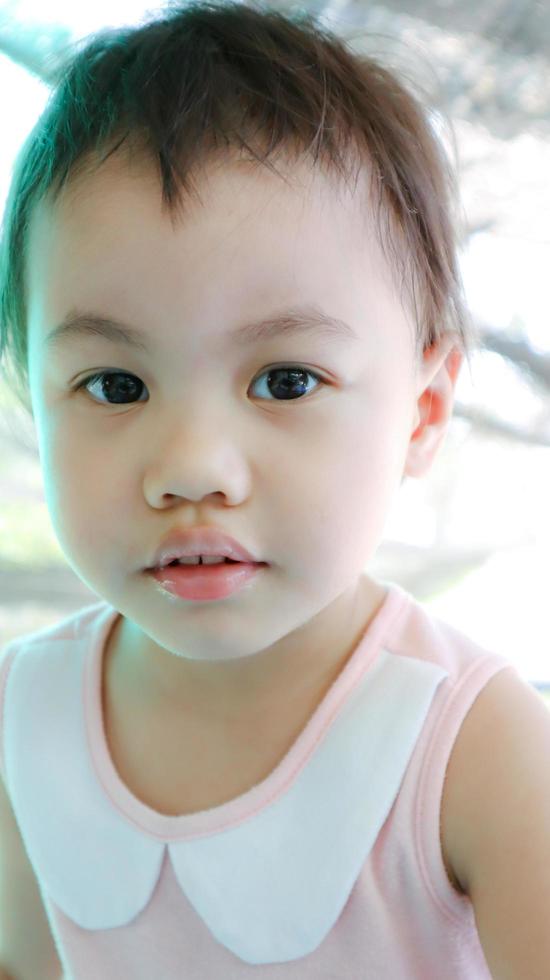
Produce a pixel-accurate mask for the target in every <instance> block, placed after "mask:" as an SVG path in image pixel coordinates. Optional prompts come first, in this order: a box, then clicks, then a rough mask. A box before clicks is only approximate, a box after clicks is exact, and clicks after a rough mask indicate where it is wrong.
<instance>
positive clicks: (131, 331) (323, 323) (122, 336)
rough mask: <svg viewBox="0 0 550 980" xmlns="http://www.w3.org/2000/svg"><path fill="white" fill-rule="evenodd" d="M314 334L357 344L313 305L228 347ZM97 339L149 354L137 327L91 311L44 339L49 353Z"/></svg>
mask: <svg viewBox="0 0 550 980" xmlns="http://www.w3.org/2000/svg"><path fill="white" fill-rule="evenodd" d="M307 333H315V334H317V335H318V336H321V337H323V338H325V339H328V340H359V337H358V335H357V334H356V332H355V330H353V328H352V327H351V326H350V325H349V324H348V323H346V322H345V321H344V320H340V319H339V318H338V317H333V316H329V315H328V313H325V312H324V310H322V309H321V308H320V307H318V306H316V305H315V304H309V305H307V306H300V307H295V308H294V309H289V310H282V311H281V312H278V313H274V314H271V315H270V316H267V317H264V318H263V319H262V320H255V321H253V322H252V323H245V324H243V325H241V326H240V327H237V329H236V330H233V331H231V333H230V334H229V336H228V341H229V344H231V343H235V344H236V345H237V346H247V345H249V344H254V343H258V342H260V341H266V340H271V339H272V338H273V337H280V336H283V337H284V336H293V335H296V334H307ZM88 336H100V337H104V338H105V340H109V341H111V342H112V343H114V344H124V345H126V346H127V347H132V348H134V349H136V350H141V351H144V352H145V353H149V347H148V345H147V340H146V336H145V334H144V333H143V332H142V331H141V330H138V329H137V328H136V327H131V326H129V325H128V324H127V323H123V322H121V321H120V320H115V319H113V318H112V317H109V316H104V315H103V314H102V313H97V312H94V311H82V310H77V309H73V310H70V311H69V313H68V314H67V316H66V317H65V318H64V319H63V320H62V322H61V323H59V324H58V325H57V326H56V327H54V329H53V330H52V331H51V332H50V333H49V334H48V335H47V336H46V339H45V341H44V343H45V345H46V347H47V348H48V349H49V350H52V349H53V348H58V347H60V346H62V345H64V344H65V343H68V342H69V341H71V342H72V341H75V340H77V339H79V338H82V337H88Z"/></svg>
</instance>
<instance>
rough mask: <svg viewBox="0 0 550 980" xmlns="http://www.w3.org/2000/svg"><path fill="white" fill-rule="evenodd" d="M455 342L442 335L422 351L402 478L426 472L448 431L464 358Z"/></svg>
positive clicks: (422, 474) (417, 475)
mask: <svg viewBox="0 0 550 980" xmlns="http://www.w3.org/2000/svg"><path fill="white" fill-rule="evenodd" d="M454 344H455V340H454V338H453V337H450V336H445V337H443V338H442V339H441V340H439V341H436V342H435V343H434V344H433V345H432V346H431V347H430V348H428V350H426V351H424V354H423V360H422V364H421V366H420V368H419V369H418V371H417V381H416V385H417V400H416V407H415V419H414V425H415V428H414V430H413V431H412V432H411V438H410V442H409V447H408V450H407V455H406V458H405V467H404V470H403V479H404V478H405V476H412V477H416V478H418V477H421V476H424V475H425V474H426V473H427V472H428V471H429V469H430V468H431V465H432V463H433V461H434V459H435V457H436V455H437V453H438V451H439V448H440V446H441V444H442V442H443V440H444V438H445V435H446V433H447V427H448V424H449V421H450V418H451V415H452V412H453V404H454V394H455V385H456V379H457V377H458V373H459V371H460V368H461V367H462V362H463V360H464V355H463V354H462V352H461V351H460V350H458V349H457V348H456V347H455V346H454Z"/></svg>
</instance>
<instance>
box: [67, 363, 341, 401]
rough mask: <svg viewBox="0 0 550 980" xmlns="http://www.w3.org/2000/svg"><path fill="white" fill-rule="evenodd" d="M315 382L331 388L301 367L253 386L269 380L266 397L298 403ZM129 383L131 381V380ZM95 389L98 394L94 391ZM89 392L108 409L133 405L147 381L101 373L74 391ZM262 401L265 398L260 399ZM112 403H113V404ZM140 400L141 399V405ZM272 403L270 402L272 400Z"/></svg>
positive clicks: (273, 371) (274, 371) (273, 373)
mask: <svg viewBox="0 0 550 980" xmlns="http://www.w3.org/2000/svg"><path fill="white" fill-rule="evenodd" d="M307 377H310V378H315V379H316V381H318V382H319V383H320V384H322V385H325V384H327V382H326V381H323V379H322V378H321V377H319V375H318V374H315V373H314V372H313V371H308V370H307V369H306V368H303V367H300V366H299V365H297V364H290V365H284V366H282V367H274V368H269V370H267V371H264V373H263V374H260V375H259V376H258V378H256V381H254V382H253V385H257V384H258V382H259V381H260V380H261V379H262V378H266V379H267V380H266V381H265V382H263V384H262V385H260V388H261V389H262V391H263V394H264V395H265V393H266V391H267V392H268V393H272V394H274V395H275V394H276V395H277V397H276V398H275V401H290V400H293V401H296V400H297V399H299V398H301V397H302V395H304V394H305V393H308V392H307V387H308V385H307V381H306V378H307ZM128 379H129V380H128ZM94 387H95V392H93V391H92V389H93V388H94ZM82 389H84V390H86V391H87V392H88V393H89V394H91V395H92V397H93V398H94V400H99V399H98V398H96V396H97V395H98V394H101V395H104V396H105V397H106V398H107V401H106V402H105V401H101V400H99V403H100V404H103V405H105V404H107V405H129V404H132V402H131V401H126V400H125V399H126V398H127V397H130V398H132V396H135V395H136V391H137V392H138V394H139V393H140V391H144V390H145V385H144V383H143V381H140V379H139V378H137V377H136V376H135V375H134V374H128V373H126V372H124V371H97V372H96V373H95V374H90V375H88V377H86V378H83V379H82V380H81V381H79V382H78V384H77V385H76V386H75V388H74V391H80V390H82ZM260 397H262V396H260ZM110 399H112V400H110ZM139 400H140V399H139V398H138V401H139ZM268 400H269V399H268Z"/></svg>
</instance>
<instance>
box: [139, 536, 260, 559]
mask: <svg viewBox="0 0 550 980" xmlns="http://www.w3.org/2000/svg"><path fill="white" fill-rule="evenodd" d="M198 555H223V556H224V557H226V558H232V559H233V561H245V562H251V563H254V564H263V563H260V562H259V561H258V560H257V559H256V558H255V557H254V555H252V554H251V553H250V552H249V551H248V550H247V549H246V548H245V547H243V545H242V544H239V542H238V541H235V539H234V538H232V537H230V536H229V535H228V534H226V533H225V532H224V531H220V530H219V529H218V528H216V527H192V528H188V529H176V530H173V531H170V532H169V534H167V535H166V537H165V538H163V540H162V541H161V543H160V545H159V547H158V549H157V551H156V554H155V556H154V558H153V561H152V564H151V565H150V566H149V568H159V567H161V566H163V565H167V564H169V562H171V561H174V559H176V558H193V557H196V556H198Z"/></svg>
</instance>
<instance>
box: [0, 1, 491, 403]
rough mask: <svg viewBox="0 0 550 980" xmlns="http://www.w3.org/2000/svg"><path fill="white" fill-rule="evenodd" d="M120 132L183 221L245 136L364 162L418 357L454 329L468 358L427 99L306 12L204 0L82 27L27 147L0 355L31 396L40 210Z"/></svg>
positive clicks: (11, 233) (470, 331) (451, 194)
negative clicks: (124, 23)
mask: <svg viewBox="0 0 550 980" xmlns="http://www.w3.org/2000/svg"><path fill="white" fill-rule="evenodd" d="M123 143H124V144H125V146H126V148H133V147H135V148H137V149H138V151H139V152H144V151H145V153H146V154H147V155H149V157H150V158H152V159H153V160H154V162H155V164H156V165H157V166H158V168H159V173H160V178H161V184H162V207H163V208H167V209H168V213H169V214H170V216H171V218H172V220H173V219H174V215H175V214H176V213H177V212H178V209H179V210H180V211H181V208H182V194H183V193H186V194H189V195H193V194H196V190H195V188H194V185H193V181H192V179H191V174H192V173H194V172H198V173H200V167H201V164H204V163H205V162H206V161H207V160H208V159H209V158H211V157H213V156H215V155H218V154H222V153H225V152H229V151H230V150H232V151H234V150H240V151H241V152H242V151H243V149H246V150H247V151H248V152H249V153H250V154H251V158H252V159H255V160H256V161H258V162H259V163H260V164H264V165H265V166H267V167H268V168H269V169H271V170H274V171H275V172H277V173H278V171H276V169H275V168H274V167H273V165H272V162H271V161H272V159H274V158H277V153H281V155H285V154H286V157H287V159H291V157H292V153H295V154H296V156H295V159H298V158H299V157H300V156H301V157H302V158H303V157H305V156H307V155H310V156H311V160H312V162H313V163H314V164H316V165H318V166H319V167H322V168H325V169H326V171H327V172H328V173H331V172H332V173H337V174H338V175H339V177H341V178H342V179H343V180H345V181H346V182H347V181H348V180H349V179H350V178H352V176H353V172H354V171H353V169H352V168H353V167H354V166H357V167H358V168H359V169H358V170H357V171H356V178H357V173H359V172H360V168H361V167H363V168H364V167H367V168H368V170H369V174H370V193H371V194H372V198H371V200H372V203H373V204H375V205H376V215H375V219H374V220H375V224H374V231H375V233H376V235H377V237H378V241H379V243H380V246H381V248H382V249H383V252H384V255H385V256H386V259H387V260H388V262H389V265H390V268H391V273H392V277H393V279H394V281H395V284H396V286H398V288H399V289H400V290H401V288H402V286H403V285H404V286H405V287H406V289H407V291H408V297H409V301H410V304H411V306H410V308H411V309H412V310H413V320H414V325H415V330H416V336H415V340H416V351H417V354H421V352H423V351H424V350H426V349H427V348H428V347H430V346H432V344H433V343H434V342H436V341H437V340H439V339H440V338H441V337H442V336H443V335H444V334H448V333H451V334H453V335H455V336H456V346H458V347H460V348H461V349H462V350H463V352H464V353H465V354H466V356H467V357H468V356H469V353H470V347H471V346H472V338H473V336H474V330H475V328H474V325H473V322H472V320H471V318H470V314H469V311H468V308H467V304H466V302H465V299H464V294H463V285H462V280H461V276H460V271H459V266H458V259H457V251H458V247H459V244H460V241H459V234H460V229H459V227H458V221H457V219H456V214H458V208H457V204H458V202H459V194H458V188H457V180H456V176H455V171H454V168H453V166H452V165H451V163H450V162H449V159H448V157H447V154H446V152H445V149H444V147H443V144H442V142H441V140H440V138H439V137H438V136H437V134H436V131H435V128H434V126H433V123H432V121H431V119H430V107H429V106H428V107H426V106H424V104H423V102H422V99H421V98H420V97H417V96H416V95H414V94H413V92H412V91H411V89H410V88H409V86H408V85H407V84H405V82H404V81H402V80H400V79H399V77H398V74H397V72H396V71H395V70H393V69H390V68H389V67H384V65H383V64H382V63H381V62H380V60H378V59H375V58H373V57H371V56H368V55H364V54H359V53H357V52H354V51H353V50H352V49H351V47H350V46H349V45H348V44H347V43H346V41H345V40H344V39H343V38H339V37H337V36H336V35H335V34H334V33H332V32H330V31H329V30H328V29H326V28H324V27H323V26H322V25H321V24H320V23H319V21H317V20H316V19H315V18H314V17H313V16H312V15H311V14H309V13H306V12H304V11H303V9H300V11H299V12H298V13H296V12H294V13H286V14H283V13H281V12H279V11H276V10H275V9H273V8H270V7H264V6H262V5H260V4H255V3H253V2H245V3H240V2H238V0H235V2H220V3H216V2H208V0H207V2H195V3H193V2H191V3H189V4H188V5H185V6H180V7H175V8H173V7H171V8H170V9H168V10H167V11H166V12H163V13H162V14H161V15H160V16H158V17H156V18H155V19H154V20H151V21H149V22H145V23H142V24H140V25H137V26H133V27H124V28H116V29H106V30H102V31H100V32H97V33H95V34H92V35H90V36H89V37H88V38H85V39H84V43H83V45H82V48H81V50H77V51H76V52H75V51H74V50H71V52H70V57H68V58H67V59H66V61H65V62H64V63H63V67H62V68H61V70H59V71H58V73H57V76H56V79H55V84H54V87H53V89H52V92H51V95H50V98H49V100H48V103H47V105H46V107H45V109H44V111H43V113H42V114H41V116H40V118H39V119H38V121H37V123H36V125H35V126H34V127H33V129H32V131H31V133H30V134H29V136H28V137H27V139H26V140H25V142H24V144H23V146H22V148H21V150H20V152H19V154H18V157H17V159H16V163H15V166H14V172H13V178H12V182H11V185H10V189H9V193H8V199H7V202H6V208H5V212H4V218H3V225H2V236H1V239H0V366H1V365H2V364H3V370H4V373H5V375H6V378H7V380H9V381H10V382H11V385H12V387H13V389H14V391H15V393H16V395H17V396H18V398H19V399H20V401H21V404H23V405H25V407H28V405H29V401H28V398H29V391H28V384H29V378H28V349H27V312H26V296H25V262H26V256H27V249H28V231H29V225H30V221H31V218H32V214H33V209H34V208H35V206H36V205H37V203H38V202H39V201H40V200H41V199H44V198H48V200H50V201H51V202H52V203H54V202H55V200H56V199H57V197H58V195H59V193H60V191H61V189H62V187H63V186H64V184H66V183H68V182H69V179H70V180H76V179H77V178H80V177H82V176H83V177H84V178H85V176H86V174H87V173H91V172H92V171H93V166H94V164H95V165H96V166H98V167H99V166H101V164H102V162H103V161H104V160H106V159H107V157H108V156H110V155H111V153H114V152H115V151H116V150H118V149H119V147H120V146H121V145H122V144H123ZM258 150H260V151H261V154H260V155H259V156H258V154H257V151H258ZM279 176H282V175H279ZM282 179H284V178H282ZM369 216H370V213H369ZM382 218H383V219H385V227H382V221H381V219H382ZM371 220H372V219H371ZM388 247H389V249H390V252H391V254H390V255H388Z"/></svg>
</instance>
